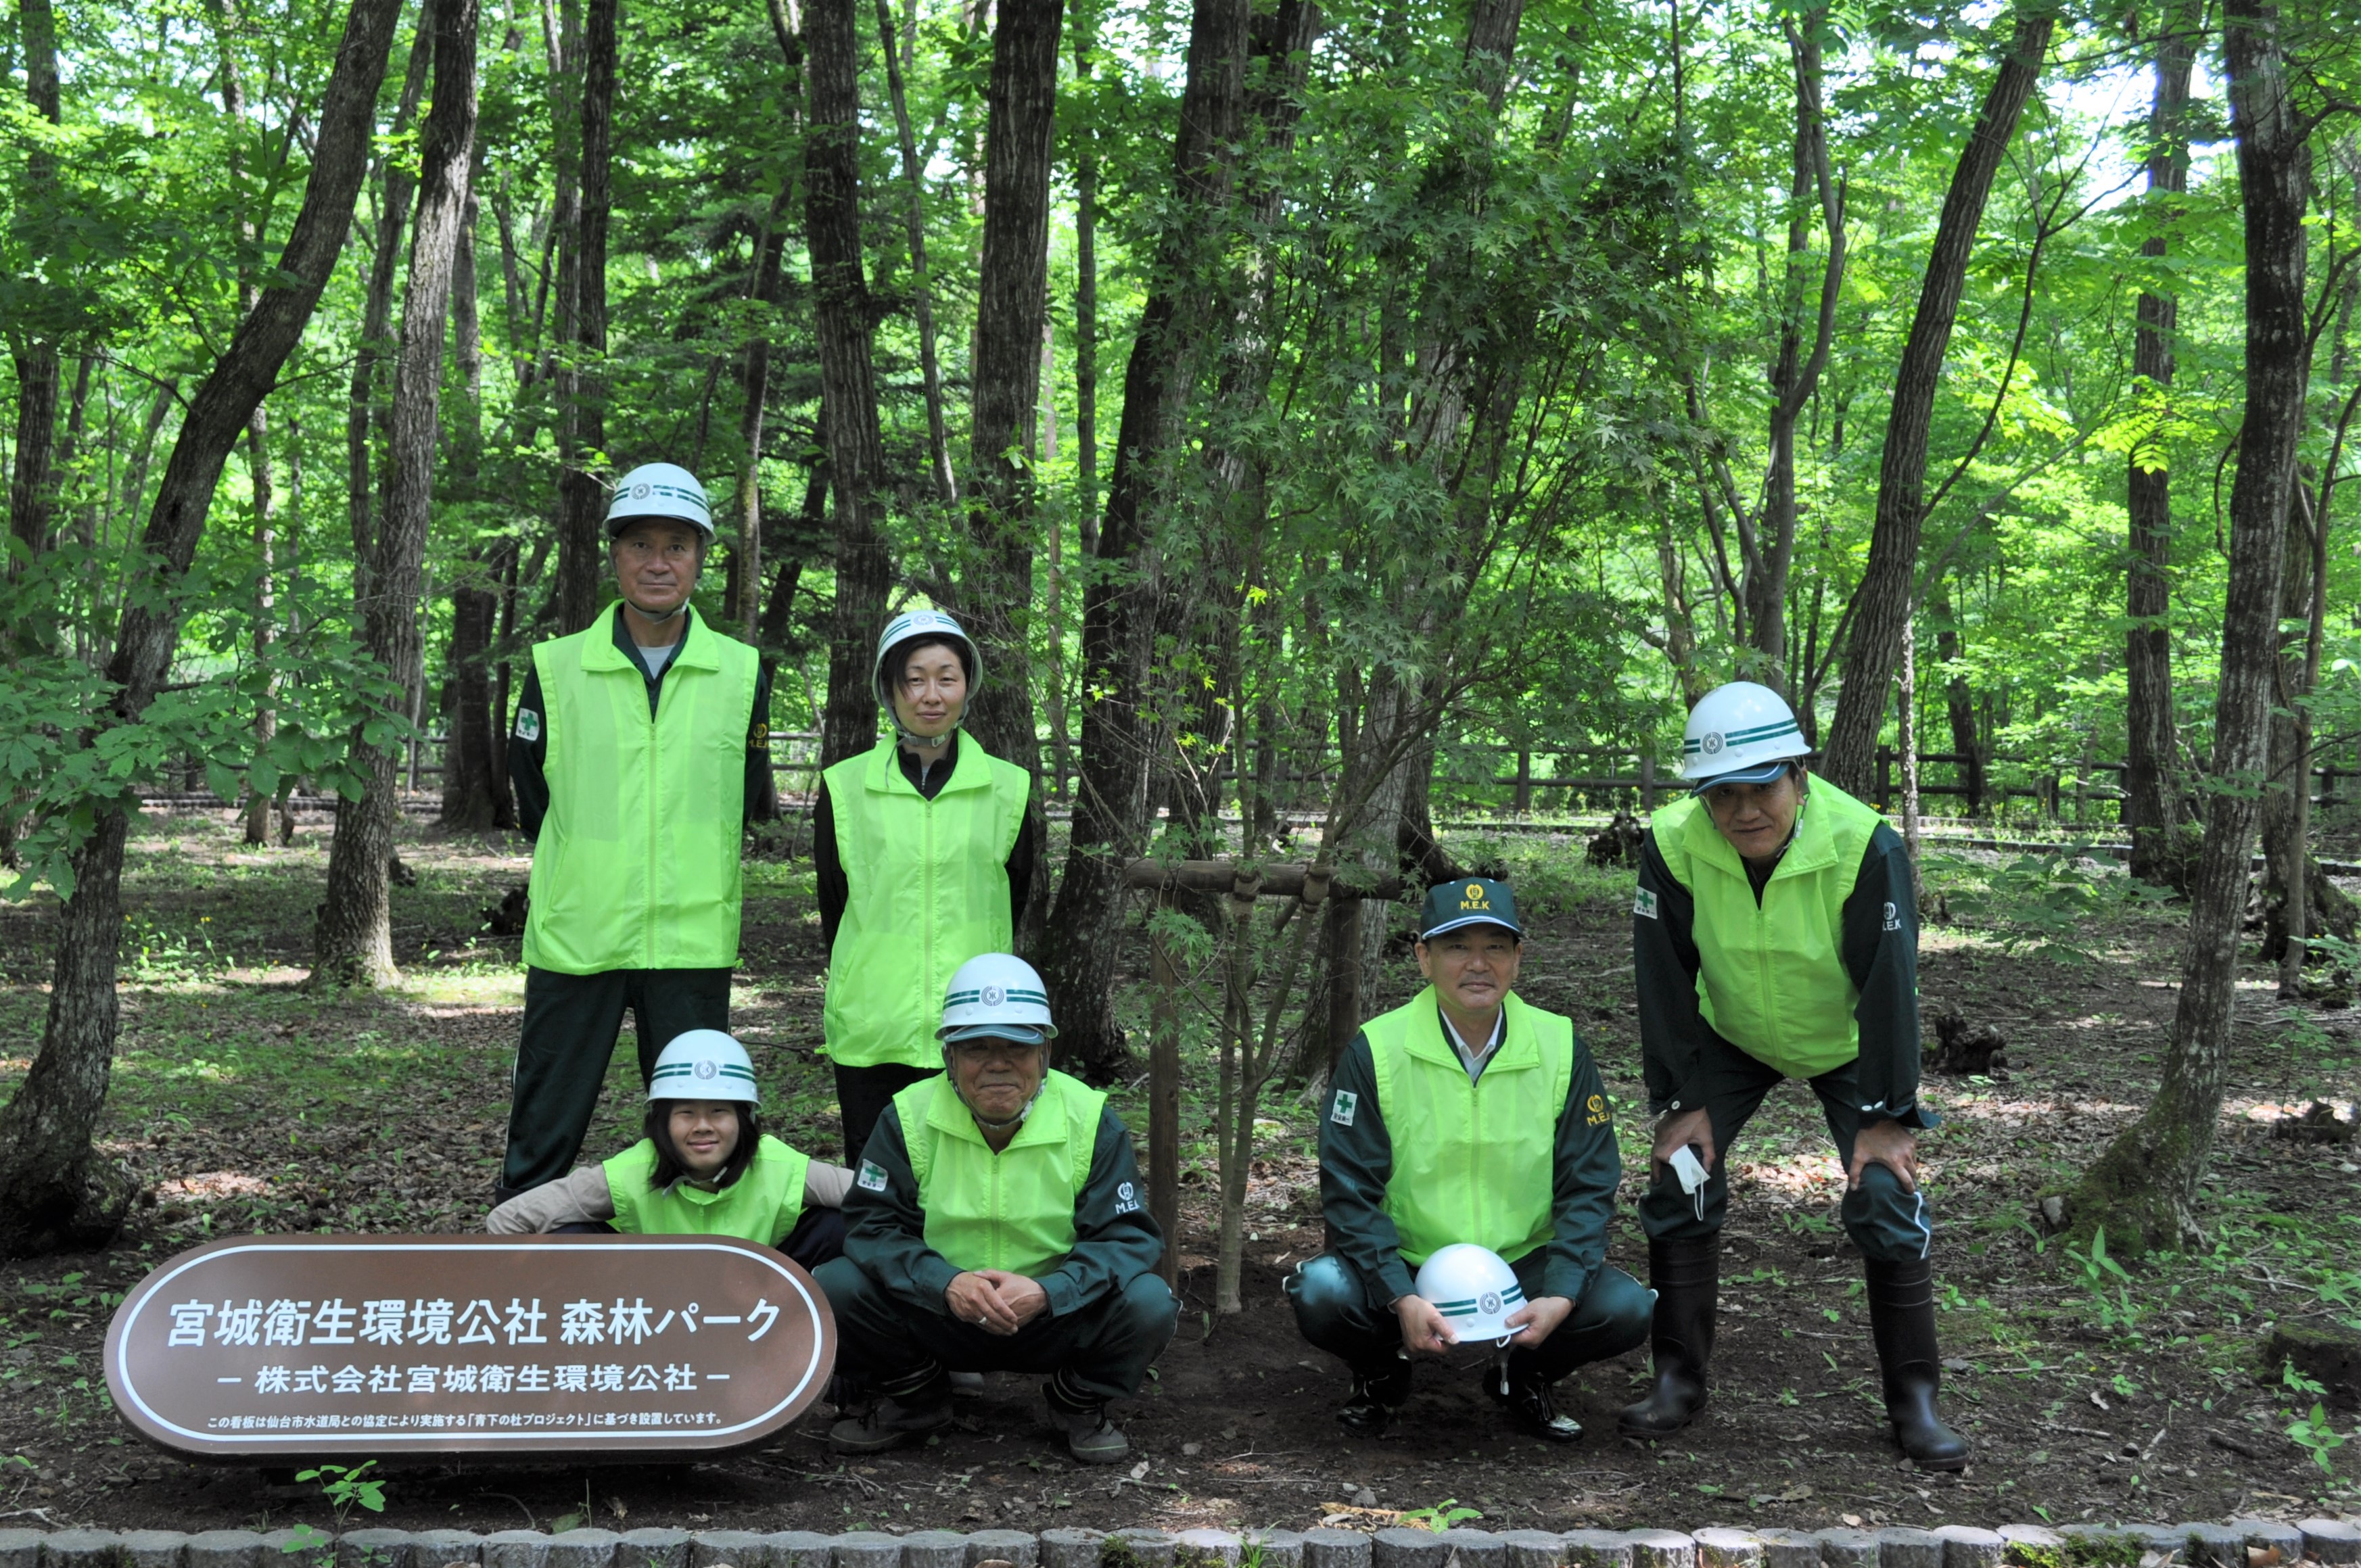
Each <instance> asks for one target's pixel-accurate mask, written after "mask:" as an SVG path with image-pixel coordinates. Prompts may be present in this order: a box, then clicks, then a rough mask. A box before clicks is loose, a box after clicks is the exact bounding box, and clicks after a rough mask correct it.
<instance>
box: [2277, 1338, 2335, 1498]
mask: <svg viewBox="0 0 2361 1568" xmlns="http://www.w3.org/2000/svg"><path fill="white" fill-rule="evenodd" d="M2279 1381H2280V1382H2281V1383H2283V1384H2285V1385H2286V1386H2287V1388H2288V1391H2289V1392H2290V1393H2291V1394H2293V1395H2295V1396H2296V1403H2297V1404H2299V1405H2301V1404H2302V1402H2303V1401H2304V1400H2305V1399H2310V1400H2311V1401H2312V1409H2311V1410H2310V1412H2309V1413H2307V1414H2304V1415H2297V1414H2296V1412H2295V1411H2294V1410H2291V1409H2288V1410H2281V1411H2280V1412H2279V1413H2280V1414H2281V1415H2283V1416H2290V1417H2292V1418H2293V1420H2290V1422H2289V1423H2288V1429H2287V1435H2288V1441H2289V1442H2292V1443H2294V1444H2295V1445H2296V1446H2297V1447H2298V1448H2301V1449H2302V1450H2303V1451H2304V1452H2305V1453H2309V1454H2311V1455H2312V1463H2313V1464H2317V1465H2319V1466H2320V1468H2321V1472H2322V1474H2323V1475H2335V1474H2336V1462H2335V1460H2334V1459H2333V1458H2332V1457H2331V1455H2333V1454H2334V1453H2335V1452H2336V1451H2337V1450H2338V1449H2340V1448H2343V1447H2344V1446H2345V1443H2346V1442H2349V1441H2350V1440H2349V1439H2348V1438H2346V1437H2345V1434H2344V1433H2343V1432H2341V1431H2337V1430H2336V1428H2335V1426H2334V1424H2333V1423H2332V1422H2331V1421H2330V1420H2329V1419H2328V1410H2327V1408H2326V1407H2325V1406H2323V1404H2322V1403H2321V1396H2322V1395H2323V1394H2325V1393H2326V1392H2327V1391H2328V1390H2327V1389H2325V1388H2324V1387H2322V1386H2321V1384H2320V1382H2319V1380H2318V1379H2317V1378H2314V1377H2312V1376H2309V1375H2308V1374H2306V1373H2305V1372H2304V1371H2303V1369H2302V1368H2301V1367H2299V1366H2297V1365H2296V1364H2295V1363H2294V1362H2292V1361H2288V1362H2282V1363H2281V1364H2280V1366H2279Z"/></svg>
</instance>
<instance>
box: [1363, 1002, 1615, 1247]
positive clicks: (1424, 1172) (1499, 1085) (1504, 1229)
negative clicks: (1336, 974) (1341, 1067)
mask: <svg viewBox="0 0 2361 1568" xmlns="http://www.w3.org/2000/svg"><path fill="white" fill-rule="evenodd" d="M1504 1005H1505V1007H1506V1010H1507V1013H1508V1024H1507V1026H1506V1027H1505V1028H1504V1029H1503V1030H1502V1031H1501V1036H1500V1045H1499V1049H1497V1050H1495V1051H1494V1052H1493V1053H1492V1058H1491V1059H1490V1060H1489V1061H1488V1062H1487V1063H1486V1064H1485V1066H1484V1074H1483V1076H1482V1077H1481V1078H1478V1079H1477V1080H1474V1081H1472V1082H1471V1081H1469V1080H1468V1077H1467V1068H1466V1063H1464V1062H1462V1061H1461V1060H1460V1059H1459V1053H1458V1052H1457V1051H1456V1050H1455V1049H1454V1048H1453V1047H1452V1044H1451V1042H1450V1040H1449V1039H1447V1038H1445V1037H1444V1033H1443V1014H1441V1013H1440V1012H1439V1011H1438V1010H1437V1003H1436V1002H1435V995H1434V987H1433V986H1431V985H1430V986H1428V987H1427V988H1426V989H1425V990H1424V991H1422V992H1419V993H1418V994H1417V995H1416V996H1413V997H1411V999H1410V1001H1409V1002H1408V1003H1406V1004H1404V1005H1402V1006H1400V1007H1397V1008H1395V1009H1394V1010H1393V1011H1392V1012H1390V1013H1384V1014H1378V1016H1377V1017H1375V1018H1372V1019H1370V1020H1369V1021H1368V1022H1367V1024H1364V1025H1361V1033H1362V1035H1363V1036H1365V1037H1366V1038H1367V1040H1368V1042H1369V1064H1370V1066H1371V1068H1372V1069H1374V1070H1375V1072H1376V1075H1377V1084H1378V1112H1379V1113H1381V1114H1382V1115H1383V1116H1384V1117H1385V1122H1386V1135H1387V1137H1388V1138H1389V1140H1390V1141H1391V1142H1392V1144H1393V1174H1392V1175H1391V1176H1390V1177H1389V1178H1388V1179H1387V1181H1386V1213H1387V1215H1388V1216H1389V1218H1391V1219H1392V1221H1393V1223H1394V1229H1395V1231H1396V1232H1398V1233H1399V1234H1400V1236H1401V1252H1402V1256H1403V1258H1404V1259H1406V1260H1407V1261H1408V1262H1409V1263H1410V1264H1411V1266H1412V1267H1415V1266H1418V1265H1420V1264H1422V1263H1424V1262H1425V1261H1426V1260H1427V1258H1428V1257H1429V1256H1430V1255H1433V1253H1435V1252H1437V1251H1438V1250H1440V1249H1441V1248H1444V1247H1446V1246H1449V1245H1452V1244H1453V1243H1454V1242H1473V1243H1475V1244H1476V1245H1477V1246H1482V1247H1489V1248H1490V1249H1491V1250H1492V1251H1494V1252H1497V1253H1499V1255H1501V1256H1502V1257H1504V1258H1506V1259H1508V1260H1509V1261H1510V1262H1511V1263H1513V1262H1515V1261H1516V1260H1517V1259H1518V1258H1521V1257H1522V1256H1524V1255H1525V1254H1527V1253H1529V1252H1531V1251H1532V1250H1533V1248H1535V1247H1537V1246H1540V1245H1543V1243H1545V1242H1547V1241H1548V1240H1549V1239H1550V1234H1551V1212H1550V1211H1551V1205H1552V1202H1553V1201H1554V1199H1555V1197H1556V1191H1557V1124H1558V1116H1559V1114H1560V1113H1562V1112H1563V1111H1564V1110H1565V1095H1566V1089H1567V1087H1568V1085H1570V1084H1571V1083H1572V1082H1573V1081H1574V1020H1573V1019H1571V1018H1565V1017H1561V1016H1560V1015H1559V1014H1555V1013H1544V1012H1543V1011H1542V1010H1541V1009H1540V1008H1538V1007H1534V1006H1532V1005H1531V1004H1529V1003H1527V1002H1525V1000H1524V999H1523V998H1522V997H1520V996H1518V995H1517V994H1516V993H1515V992H1510V994H1509V997H1508V1000H1507V1002H1506V1003H1505V1004H1504ZM1604 1110H1605V1108H1604V1107H1603V1106H1602V1107H1600V1108H1599V1113H1601V1114H1603V1113H1604Z"/></svg>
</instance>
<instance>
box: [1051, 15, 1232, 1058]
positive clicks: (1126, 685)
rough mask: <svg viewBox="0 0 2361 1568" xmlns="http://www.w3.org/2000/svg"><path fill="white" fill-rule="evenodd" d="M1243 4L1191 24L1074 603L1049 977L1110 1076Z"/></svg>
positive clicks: (1066, 1043)
mask: <svg viewBox="0 0 2361 1568" xmlns="http://www.w3.org/2000/svg"><path fill="white" fill-rule="evenodd" d="M1252 19H1253V10H1252V7H1251V5H1248V4H1247V0H1196V4H1195V5H1194V7H1193V10H1192V12H1191V18H1190V25H1189V53H1188V72H1189V79H1188V83H1187V85H1186V86H1185V87H1183V89H1182V90H1181V94H1180V126H1179V128H1178V130H1177V132H1176V133H1175V135H1174V137H1173V195H1174V206H1175V208H1176V209H1177V213H1176V221H1174V222H1173V223H1171V224H1170V225H1167V226H1166V227H1165V229H1164V230H1163V232H1162V235H1161V236H1160V237H1159V242H1158V247H1157V256H1156V269H1155V272H1154V274H1153V277H1154V280H1155V281H1154V287H1153V288H1152V289H1151V291H1149V293H1148V302H1147V304H1146V306H1145V308H1144V309H1143V310H1142V311H1141V313H1140V319H1139V327H1138V331H1137V334H1136V335H1135V336H1134V337H1133V339H1132V345H1131V359H1130V362H1129V365H1128V366H1127V367H1126V370H1125V372H1124V399H1123V422H1122V427H1121V429H1120V431H1119V433H1117V435H1116V438H1115V474H1114V477H1113V479H1112V482H1111V484H1110V487H1109V492H1108V496H1107V508H1106V515H1105V518H1104V521H1103V522H1102V524H1101V527H1100V531H1099V540H1098V546H1099V548H1098V559H1099V561H1100V562H1101V563H1102V564H1103V565H1104V568H1105V569H1104V570H1103V571H1100V572H1097V573H1094V574H1093V575H1092V576H1091V578H1090V580H1089V585H1088V587H1085V588H1084V590H1083V595H1082V689H1083V690H1085V691H1088V692H1090V693H1092V694H1093V700H1092V701H1091V702H1089V703H1088V704H1086V705H1085V706H1084V707H1083V709H1082V756H1081V763H1080V768H1079V773H1080V780H1079V788H1078V790H1077V792H1076V795H1075V799H1074V817H1073V830H1072V836H1071V840H1070V843H1069V848H1068V851H1067V859H1066V872H1065V876H1064V878H1063V879H1062V880H1061V881H1060V883H1059V886H1058V895H1057V905H1056V910H1055V913H1054V914H1053V915H1052V916H1051V918H1050V919H1049V923H1048V925H1047V927H1045V928H1044V932H1043V937H1042V947H1041V972H1042V978H1043V979H1044V980H1046V981H1048V982H1049V991H1050V998H1051V1003H1052V1006H1053V1007H1054V1009H1055V1011H1056V1013H1057V1015H1058V1020H1059V1030H1060V1035H1059V1051H1060V1057H1061V1058H1062V1059H1064V1060H1065V1061H1066V1062H1067V1063H1068V1064H1069V1065H1070V1066H1071V1067H1073V1068H1074V1069H1078V1070H1080V1071H1082V1072H1085V1073H1088V1074H1090V1075H1092V1076H1093V1077H1095V1078H1098V1079H1101V1080H1104V1079H1106V1078H1108V1077H1110V1076H1112V1075H1113V1074H1114V1073H1115V1071H1116V1070H1117V1069H1119V1067H1120V1065H1121V1063H1122V1062H1123V1060H1124V1036H1123V1030H1122V1027H1121V1025H1118V1024H1117V1023H1116V1022H1115V1009H1114V990H1115V959H1116V958H1117V957H1118V955H1119V952H1120V944H1121V940H1122V932H1123V914H1124V900H1125V892H1124V881H1123V875H1124V867H1125V865H1126V862H1127V861H1129V860H1130V859H1131V858H1132V857H1133V856H1135V855H1137V853H1138V852H1139V851H1140V850H1141V848H1142V847H1143V846H1144V843H1145V840H1146V837H1147V832H1148V759H1149V753H1150V746H1151V743H1152V740H1153V733H1154V725H1153V722H1152V718H1151V716H1150V714H1149V713H1148V710H1147V701H1148V695H1147V694H1148V661H1149V657H1150V653H1151V651H1152V647H1153V643H1152V641H1151V639H1152V636H1153V633H1154V630H1155V626H1156V606H1157V603H1158V600H1159V598H1160V596H1161V583H1160V576H1161V573H1160V568H1159V561H1158V555H1157V542H1156V533H1157V525H1158V513H1159V508H1160V506H1161V505H1162V502H1163V499H1164V498H1165V497H1166V496H1167V495H1168V494H1169V487H1170V485H1171V483H1172V480H1173V470H1174V468H1175V466H1176V465H1177V463H1178V461H1179V458H1180V451H1179V448H1180V444H1181V436H1182V430H1183V421H1182V416H1183V413H1184V412H1185V410H1186V408H1187V404H1188V400H1189V397H1190V394H1191V391H1192V390H1193V389H1194V387H1195V385H1196V379H1197V372H1198V365H1199V361H1200V358H1201V356H1202V353H1203V349H1204V342H1205V338H1206V336H1207V334H1209V333H1210V331H1211V330H1212V328H1213V323H1214V321H1215V320H1216V319H1217V317H1216V314H1215V313H1214V311H1213V308H1212V303H1211V302H1210V301H1209V299H1208V297H1207V291H1206V289H1205V287H1204V283H1205V281H1206V280H1208V279H1210V278H1211V277H1213V276H1214V274H1215V270H1216V269H1215V264H1214V263H1215V256H1214V254H1213V253H1214V252H1216V250H1217V248H1218V241H1219V236H1220V233H1221V227H1222V213H1223V210H1224V208H1225V207H1227V206H1228V204H1229V203H1230V199H1231V195H1232V192H1233V190H1234V188H1235V158H1236V148H1237V142H1238V137H1239V133H1240V130H1241V128H1242V126H1243V125H1244V122H1245V110H1246V41H1247V29H1248V27H1249V25H1250V23H1251V22H1252Z"/></svg>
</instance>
